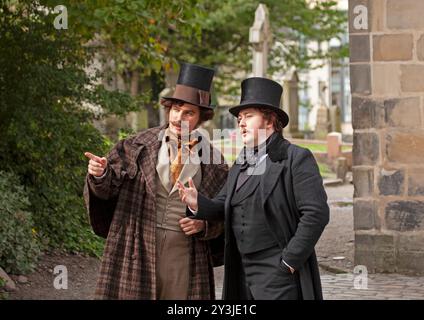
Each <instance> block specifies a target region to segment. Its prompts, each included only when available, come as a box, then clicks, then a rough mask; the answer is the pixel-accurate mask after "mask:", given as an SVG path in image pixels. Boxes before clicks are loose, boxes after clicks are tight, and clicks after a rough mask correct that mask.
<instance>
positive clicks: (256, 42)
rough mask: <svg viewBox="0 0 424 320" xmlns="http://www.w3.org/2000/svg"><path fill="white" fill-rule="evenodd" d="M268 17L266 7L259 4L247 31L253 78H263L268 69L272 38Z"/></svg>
mask: <svg viewBox="0 0 424 320" xmlns="http://www.w3.org/2000/svg"><path fill="white" fill-rule="evenodd" d="M268 17H269V14H268V9H267V7H266V5H264V4H262V3H261V4H259V6H258V8H257V9H256V12H255V22H254V23H253V25H252V27H250V30H249V42H250V43H251V44H252V47H253V66H252V67H253V68H252V69H253V70H252V71H253V76H254V77H265V76H266V71H267V68H268V50H269V43H270V42H271V38H272V35H271V31H270V27H269V18H268Z"/></svg>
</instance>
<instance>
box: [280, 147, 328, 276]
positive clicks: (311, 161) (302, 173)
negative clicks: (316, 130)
mask: <svg viewBox="0 0 424 320" xmlns="http://www.w3.org/2000/svg"><path fill="white" fill-rule="evenodd" d="M299 150H300V151H299V152H297V153H296V154H295V156H294V159H293V162H292V185H293V193H294V197H295V202H296V207H297V209H298V211H299V213H300V219H299V223H298V225H297V229H296V231H295V234H294V236H293V237H292V238H291V239H290V241H289V243H288V244H287V246H286V247H285V248H284V250H283V254H282V259H283V260H284V261H285V262H286V263H287V264H289V265H290V266H292V267H293V268H294V269H299V268H300V267H301V266H302V265H303V264H304V263H305V262H306V260H307V259H308V258H309V256H310V255H311V254H312V252H313V250H314V247H315V244H316V243H317V241H318V239H319V238H320V236H321V234H322V232H323V231H324V228H325V226H326V225H327V223H328V222H329V207H328V204H327V194H326V193H325V189H324V186H323V181H322V178H321V175H320V173H319V169H318V165H317V163H316V161H315V158H314V156H313V154H312V152H311V151H309V150H307V149H303V148H302V149H299Z"/></svg>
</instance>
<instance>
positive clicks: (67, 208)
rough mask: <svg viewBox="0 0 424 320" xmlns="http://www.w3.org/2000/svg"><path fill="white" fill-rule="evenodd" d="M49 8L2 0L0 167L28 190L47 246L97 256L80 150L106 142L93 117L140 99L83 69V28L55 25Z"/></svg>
mask: <svg viewBox="0 0 424 320" xmlns="http://www.w3.org/2000/svg"><path fill="white" fill-rule="evenodd" d="M49 12H51V11H49V10H46V8H41V7H40V6H39V5H38V4H37V3H35V2H33V1H13V2H9V1H8V2H6V1H2V2H1V3H0V48H1V49H0V50H1V51H0V137H1V138H0V167H1V168H2V170H6V171H13V172H14V173H16V174H17V175H18V176H19V178H20V180H21V183H22V184H23V185H24V186H25V187H26V190H27V191H28V193H29V200H30V203H31V206H30V207H29V209H30V211H32V213H33V220H34V222H35V226H36V229H37V230H39V232H40V234H41V235H43V237H44V240H45V241H48V243H49V245H50V247H61V248H64V249H68V250H74V251H86V252H90V253H97V254H98V253H100V251H101V244H102V243H101V241H99V240H98V238H97V237H95V236H94V234H93V233H92V232H91V229H90V227H89V225H88V223H87V217H86V213H85V208H84V205H83V201H82V189H83V183H84V177H85V174H86V166H87V161H86V159H84V156H83V152H84V151H86V150H90V151H92V152H95V153H98V154H103V153H105V152H106V150H107V149H108V147H109V146H108V145H107V141H106V140H105V139H104V138H103V137H102V135H101V134H100V133H99V132H98V130H97V129H96V128H94V127H93V125H92V121H93V119H94V118H99V117H101V116H104V115H107V114H111V113H113V114H125V113H126V112H127V111H128V110H135V109H136V108H137V107H138V106H137V101H136V100H135V99H132V98H131V97H130V96H129V95H128V94H126V93H120V92H108V91H106V90H105V89H104V88H103V87H102V86H101V85H98V84H96V83H97V82H96V77H95V75H92V76H91V75H90V74H89V73H87V72H86V70H87V67H88V64H89V62H90V60H91V58H92V54H93V52H92V50H91V49H90V48H89V47H86V46H81V42H82V39H81V36H80V35H79V34H78V33H74V32H72V30H56V29H55V28H54V26H53V19H54V17H55V16H54V15H52V14H49ZM98 106H102V108H103V114H99V113H97V112H96V108H97V107H98Z"/></svg>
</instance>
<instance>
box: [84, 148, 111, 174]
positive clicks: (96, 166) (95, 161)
mask: <svg viewBox="0 0 424 320" xmlns="http://www.w3.org/2000/svg"><path fill="white" fill-rule="evenodd" d="M84 155H85V156H86V157H87V158H88V159H90V161H89V162H88V173H89V174H91V175H93V176H95V177H101V176H102V175H103V173H104V172H105V169H106V167H107V159H106V158H105V157H103V158H100V157H98V156H96V155H94V154H92V153H90V152H85V153H84Z"/></svg>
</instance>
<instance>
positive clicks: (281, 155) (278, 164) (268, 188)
mask: <svg viewBox="0 0 424 320" xmlns="http://www.w3.org/2000/svg"><path fill="white" fill-rule="evenodd" d="M289 145H290V142H289V141H287V140H286V139H284V138H283V137H282V136H278V137H277V138H276V139H275V140H274V141H273V142H272V143H271V144H270V146H269V152H268V157H267V159H266V168H265V173H264V174H263V175H262V177H261V184H260V191H261V196H262V205H264V204H265V202H266V200H267V199H268V197H269V196H270V194H271V192H272V190H273V189H274V186H275V184H276V183H277V181H278V179H280V177H281V175H282V174H283V169H284V163H285V160H286V159H287V158H288V156H287V149H288V147H289Z"/></svg>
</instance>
